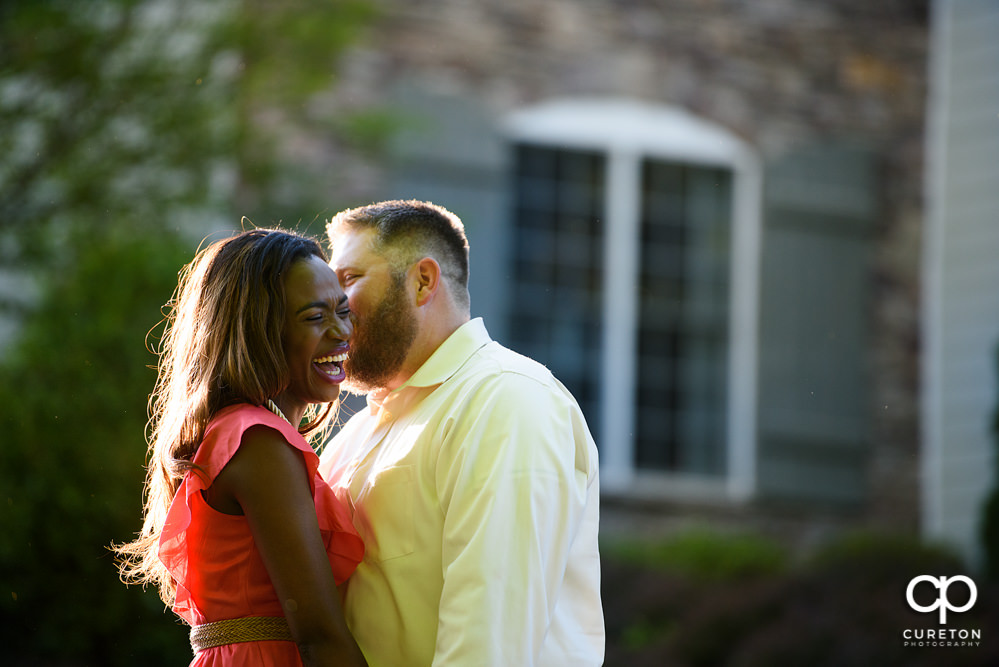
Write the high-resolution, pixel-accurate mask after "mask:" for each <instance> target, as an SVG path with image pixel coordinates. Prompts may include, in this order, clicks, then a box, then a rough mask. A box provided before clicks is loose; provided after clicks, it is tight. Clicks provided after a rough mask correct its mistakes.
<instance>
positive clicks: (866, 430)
mask: <svg viewBox="0 0 999 667" xmlns="http://www.w3.org/2000/svg"><path fill="white" fill-rule="evenodd" d="M877 192H878V183H877V172H876V164H875V160H874V158H873V156H872V154H871V153H870V152H868V151H866V150H863V149H860V148H855V147H849V146H842V145H839V146H837V145H827V146H816V147H812V148H810V149H809V150H806V151H800V152H797V153H795V154H793V155H789V156H786V157H784V158H782V159H781V160H779V161H777V162H775V163H773V164H771V165H769V166H768V167H767V171H766V188H765V199H764V237H763V257H762V260H763V264H762V271H761V302H760V309H761V312H760V358H759V360H760V368H759V422H758V427H759V432H758V461H757V471H758V492H759V496H760V498H761V499H763V500H788V501H795V502H797V501H803V500H804V501H816V502H823V503H832V504H855V503H858V502H861V501H862V500H863V499H864V497H865V495H866V492H867V479H866V462H867V460H868V450H869V447H870V445H871V442H870V440H871V435H870V433H871V431H870V420H869V409H870V392H869V386H870V370H871V369H870V363H869V358H870V345H869V331H868V330H869V296H870V286H871V280H870V251H871V247H870V246H871V244H870V241H871V235H872V231H873V226H874V225H873V223H874V220H875V216H876V214H877V196H876V195H877Z"/></svg>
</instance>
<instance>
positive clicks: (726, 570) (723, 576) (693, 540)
mask: <svg viewBox="0 0 999 667" xmlns="http://www.w3.org/2000/svg"><path fill="white" fill-rule="evenodd" d="M603 551H604V553H606V554H609V555H611V556H612V557H613V558H616V559H617V560H620V561H623V562H628V563H633V564H636V565H643V566H649V567H652V568H656V569H661V570H668V571H670V572H674V573H676V574H680V575H685V576H690V577H694V578H697V579H704V580H712V581H726V580H730V579H737V578H740V577H746V576H752V575H757V574H770V573H773V572H778V571H780V570H781V569H783V568H784V567H785V566H786V560H787V558H786V554H785V552H784V550H783V549H782V548H781V547H780V546H779V545H778V544H777V543H775V542H773V541H772V540H768V539H766V538H764V537H761V536H759V535H754V534H750V533H727V534H726V533H719V532H717V531H712V530H709V529H707V528H695V529H690V530H686V531H684V532H680V533H678V534H676V535H675V536H673V537H670V538H669V539H667V540H663V541H656V542H649V541H646V542H642V541H623V542H618V543H609V544H605V545H604V546H603Z"/></svg>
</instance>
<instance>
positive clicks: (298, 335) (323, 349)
mask: <svg viewBox="0 0 999 667" xmlns="http://www.w3.org/2000/svg"><path fill="white" fill-rule="evenodd" d="M284 293H285V304H286V312H285V320H284V328H283V330H282V341H283V344H284V355H285V359H286V360H287V363H288V370H289V382H288V387H287V388H286V389H285V390H284V391H283V392H281V394H279V395H278V396H277V397H275V399H274V401H275V403H277V404H278V407H280V408H281V410H282V411H283V412H284V413H285V415H287V416H288V418H289V419H290V420H291V422H292V423H293V424H294V423H297V421H296V418H298V419H300V418H301V416H302V414H303V413H304V411H305V407H306V406H307V405H308V404H310V403H329V402H331V401H334V400H336V398H337V396H338V395H339V393H340V383H341V382H343V379H344V372H343V361H344V360H345V359H346V358H347V352H348V350H349V347H348V345H347V340H348V339H349V338H350V335H351V332H352V331H353V328H352V325H351V322H350V308H349V307H348V305H347V295H346V294H344V291H343V289H341V287H340V283H339V281H338V280H337V277H336V274H335V273H334V272H333V270H332V269H331V268H330V267H329V266H328V265H327V264H326V263H325V262H324V261H323V260H322V259H321V258H319V257H315V256H310V257H309V258H307V259H302V260H299V261H297V262H295V263H293V264H292V265H291V267H290V268H289V270H288V275H287V277H286V278H285V281H284Z"/></svg>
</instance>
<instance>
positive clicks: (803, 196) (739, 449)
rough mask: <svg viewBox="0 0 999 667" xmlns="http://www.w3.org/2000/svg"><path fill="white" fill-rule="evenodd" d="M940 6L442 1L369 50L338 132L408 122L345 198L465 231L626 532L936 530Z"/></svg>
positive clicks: (342, 102)
mask: <svg viewBox="0 0 999 667" xmlns="http://www.w3.org/2000/svg"><path fill="white" fill-rule="evenodd" d="M386 7H388V6H386ZM927 11H928V7H927V6H926V5H925V4H921V3H912V2H889V3H877V4H871V3H864V2H852V1H849V0H847V1H832V2H822V3H726V2H693V1H691V2H684V1H678V2H668V3H666V2H595V3H573V2H546V3H536V2H513V3H502V4H498V3H477V4H475V5H474V6H469V5H467V4H466V3H458V2H445V1H438V2H421V3H418V4H408V5H402V4H399V5H392V6H391V9H390V10H389V11H387V13H386V14H385V15H384V16H383V17H382V18H381V19H379V20H377V21H376V22H375V24H374V25H373V26H372V29H371V36H372V38H371V39H369V40H367V41H366V42H365V43H364V44H363V45H361V46H359V47H357V48H354V49H351V50H349V51H348V53H347V54H346V57H345V59H344V63H343V69H342V72H341V76H342V80H341V84H340V86H339V90H340V91H341V94H340V95H334V96H331V105H332V107H331V111H330V113H336V109H344V108H347V109H350V110H351V111H356V110H358V109H359V108H378V109H387V110H390V112H391V113H393V114H397V115H398V117H399V118H400V119H401V120H400V125H399V128H398V131H397V132H396V133H395V134H393V135H392V137H391V140H390V141H389V143H388V146H387V151H386V158H387V159H386V160H385V161H384V162H382V163H380V164H378V165H377V169H376V170H374V172H373V173H371V174H369V176H370V177H371V180H370V181H368V182H365V183H361V184H358V188H357V190H356V194H354V195H353V196H352V197H351V198H352V199H353V201H355V202H364V201H367V200H368V199H377V198H382V197H386V196H390V197H416V198H426V199H431V200H434V201H437V202H440V203H443V204H445V205H447V206H449V207H450V208H452V209H453V210H454V211H455V212H456V213H458V214H459V215H460V216H461V217H462V218H463V219H464V220H465V222H466V225H467V227H468V230H469V235H470V237H471V244H472V254H473V259H472V265H473V272H472V281H473V284H472V290H473V304H474V308H475V310H476V313H475V314H478V315H483V316H485V318H486V322H487V324H488V325H489V327H490V329H491V331H492V333H493V335H494V336H495V337H497V338H498V339H499V340H501V341H503V342H505V343H507V344H509V345H510V346H512V347H514V348H515V349H518V350H520V351H522V352H524V353H525V354H528V355H530V356H533V357H535V358H537V359H540V360H542V361H543V362H544V363H546V364H547V365H548V366H549V367H551V368H552V370H553V371H554V372H555V374H556V375H557V376H558V377H560V378H562V380H563V381H564V382H565V383H566V384H567V385H568V386H569V388H570V389H571V390H572V391H573V393H574V394H575V395H576V396H577V397H578V398H579V400H580V402H581V403H582V404H583V407H584V410H585V411H586V414H587V417H588V419H589V421H590V424H591V427H592V429H593V431H594V433H595V435H596V438H597V441H598V444H599V446H600V448H601V456H602V474H603V478H602V483H603V488H604V492H605V495H606V498H607V501H608V502H605V507H606V508H607V509H606V511H605V521H604V530H605V531H614V530H616V529H617V528H619V527H626V529H628V530H634V529H639V530H647V529H648V530H653V529H654V528H652V527H653V526H661V527H662V528H663V529H666V530H668V529H669V527H670V526H671V525H672V522H673V519H677V520H679V521H681V522H682V521H686V520H689V519H690V518H691V517H698V516H702V515H703V514H704V513H707V514H708V515H710V517H711V520H712V521H714V522H718V523H723V524H724V523H729V524H738V525H741V526H747V525H754V526H756V527H757V528H759V529H761V530H765V531H770V532H776V533H780V534H782V535H784V536H785V537H788V538H790V539H792V540H797V541H802V542H805V543H807V542H809V541H812V540H815V539H821V537H822V536H823V535H826V534H827V533H829V532H830V531H833V532H834V531H836V530H837V529H839V528H842V527H843V526H844V525H851V526H856V525H866V526H870V527H882V528H891V529H893V530H903V531H913V532H914V531H916V530H918V526H919V521H920V500H919V498H920V491H919V458H918V453H919V433H918V432H919V420H918V414H919V410H918V408H919V359H918V356H919V350H920V343H919V297H920V249H921V237H922V216H923V209H922V205H923V176H924V168H925V165H924V162H923V142H924V131H925V127H924V118H925V113H926V94H927V80H926V58H927V53H928V48H929V41H928V34H929V33H928V15H927ZM638 510H640V511H638ZM636 511H637V513H636Z"/></svg>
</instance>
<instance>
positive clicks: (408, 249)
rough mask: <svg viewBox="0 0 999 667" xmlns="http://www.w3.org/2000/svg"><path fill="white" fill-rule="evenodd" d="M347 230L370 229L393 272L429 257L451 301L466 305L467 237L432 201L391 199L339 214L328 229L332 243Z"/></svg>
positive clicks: (456, 219)
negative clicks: (450, 296) (449, 291)
mask: <svg viewBox="0 0 999 667" xmlns="http://www.w3.org/2000/svg"><path fill="white" fill-rule="evenodd" d="M346 229H352V230H356V229H374V230H375V232H376V233H375V247H374V250H375V252H377V253H378V254H380V255H382V256H384V257H387V258H388V259H389V261H390V262H391V263H392V266H393V269H394V270H395V271H397V272H402V271H404V270H405V269H406V267H408V266H409V265H410V264H412V263H413V262H415V261H417V260H419V259H422V258H423V257H432V258H433V259H434V260H436V262H437V263H438V264H439V265H440V267H441V271H442V273H443V274H444V279H445V280H446V281H447V282H448V283H449V285H450V288H451V292H452V293H453V295H454V297H455V299H456V300H458V301H459V303H461V305H464V306H466V307H467V306H468V239H467V238H466V236H465V226H464V225H463V224H462V222H461V219H460V218H459V217H458V216H457V215H455V214H454V213H452V212H451V211H449V210H447V209H446V208H444V207H443V206H438V205H437V204H433V203H430V202H425V201H418V200H414V199H410V200H399V199H393V200H390V201H383V202H377V203H374V204H368V205H367V206H359V207H357V208H351V209H347V210H345V211H341V212H340V213H337V214H336V215H335V216H334V217H333V219H332V220H330V222H329V224H327V225H326V232H327V234H328V235H329V238H330V242H331V243H335V242H336V241H335V239H336V236H337V235H338V234H340V233H341V232H342V231H344V230H346Z"/></svg>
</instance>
